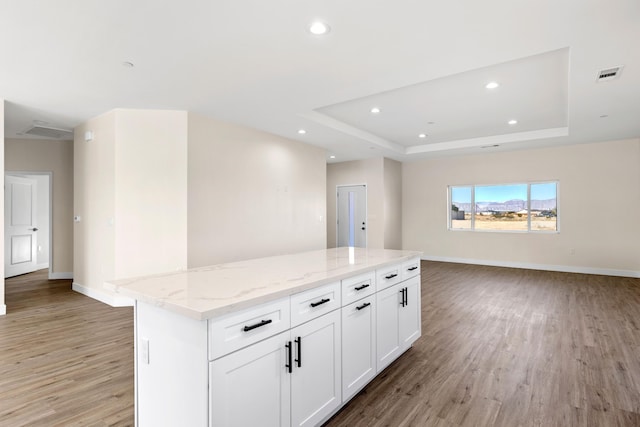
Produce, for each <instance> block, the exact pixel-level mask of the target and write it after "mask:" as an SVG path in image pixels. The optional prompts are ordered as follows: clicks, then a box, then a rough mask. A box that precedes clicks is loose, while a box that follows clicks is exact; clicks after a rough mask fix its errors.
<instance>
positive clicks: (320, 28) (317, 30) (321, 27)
mask: <svg viewBox="0 0 640 427" xmlns="http://www.w3.org/2000/svg"><path fill="white" fill-rule="evenodd" d="M329 31H331V27H330V26H329V25H328V24H326V23H324V22H322V21H314V22H312V23H311V25H309V32H310V33H311V34H313V35H314V36H323V35H325V34H328V33H329Z"/></svg>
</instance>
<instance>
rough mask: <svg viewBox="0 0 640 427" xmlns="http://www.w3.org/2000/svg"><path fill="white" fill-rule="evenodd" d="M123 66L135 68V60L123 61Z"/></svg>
mask: <svg viewBox="0 0 640 427" xmlns="http://www.w3.org/2000/svg"><path fill="white" fill-rule="evenodd" d="M122 66H123V67H125V68H133V62H129V61H123V62H122Z"/></svg>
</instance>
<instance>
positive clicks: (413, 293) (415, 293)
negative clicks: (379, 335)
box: [398, 277, 422, 351]
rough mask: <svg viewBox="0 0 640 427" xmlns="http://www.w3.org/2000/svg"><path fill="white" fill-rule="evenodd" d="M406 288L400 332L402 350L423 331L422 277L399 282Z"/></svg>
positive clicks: (400, 317) (401, 312)
mask: <svg viewBox="0 0 640 427" xmlns="http://www.w3.org/2000/svg"><path fill="white" fill-rule="evenodd" d="M399 286H400V288H401V289H402V288H404V292H405V296H404V305H402V304H401V305H400V310H399V312H398V315H399V322H398V328H399V334H400V349H401V350H400V351H404V350H405V349H408V348H409V347H411V345H412V344H413V343H414V342H415V341H416V340H417V339H418V338H420V335H421V333H422V321H421V304H420V277H412V278H411V279H409V280H406V281H404V282H402V283H400V284H399Z"/></svg>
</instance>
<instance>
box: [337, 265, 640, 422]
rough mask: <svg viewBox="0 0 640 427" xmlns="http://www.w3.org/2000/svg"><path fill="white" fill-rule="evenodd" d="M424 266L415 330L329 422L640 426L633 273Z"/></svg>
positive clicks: (639, 329) (639, 290)
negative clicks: (418, 331) (410, 341)
mask: <svg viewBox="0 0 640 427" xmlns="http://www.w3.org/2000/svg"><path fill="white" fill-rule="evenodd" d="M422 267H423V269H422V323H423V326H422V338H421V339H420V340H418V342H417V343H416V344H415V345H414V347H413V348H411V349H410V350H409V351H408V352H406V353H405V354H404V355H403V356H402V357H401V358H399V359H398V360H397V361H396V362H394V363H393V364H392V365H391V366H390V367H389V368H388V369H386V370H385V371H384V372H383V374H382V375H381V376H380V377H378V378H376V379H375V380H374V381H373V382H372V383H370V384H369V385H368V386H367V387H366V388H365V389H364V390H363V391H362V392H361V393H360V394H359V395H357V396H356V397H355V398H354V399H353V400H352V401H351V403H350V404H349V405H348V406H347V407H345V408H344V409H343V410H342V411H341V412H340V413H338V414H337V415H336V416H335V417H334V418H333V419H331V420H330V421H329V422H328V423H326V426H327V427H336V426H350V427H351V426H504V427H517V426H545V427H547V426H563V427H564V426H602V427H609V426H629V427H631V426H636V427H637V426H640V280H638V279H629V278H615V277H606V276H593V275H582V274H569V273H555V272H543V271H532V270H518V269H508V268H497V267H483V266H471V265H463V264H447V263H436V262H426V263H425V262H423V264H422Z"/></svg>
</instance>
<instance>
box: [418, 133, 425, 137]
mask: <svg viewBox="0 0 640 427" xmlns="http://www.w3.org/2000/svg"><path fill="white" fill-rule="evenodd" d="M426 137H427V134H426V133H421V134H420V135H418V138H426Z"/></svg>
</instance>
